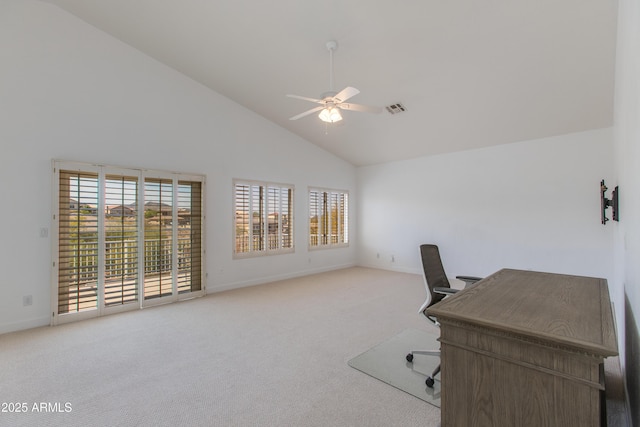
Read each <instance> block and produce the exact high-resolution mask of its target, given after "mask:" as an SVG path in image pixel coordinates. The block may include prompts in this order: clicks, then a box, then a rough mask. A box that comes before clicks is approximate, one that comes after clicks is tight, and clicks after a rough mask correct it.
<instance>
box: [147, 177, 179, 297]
mask: <svg viewBox="0 0 640 427" xmlns="http://www.w3.org/2000/svg"><path fill="white" fill-rule="evenodd" d="M144 200H145V205H144V278H145V280H144V298H145V300H148V299H152V298H161V297H164V296H168V295H172V294H173V181H172V180H171V179H157V178H146V179H145V182H144Z"/></svg>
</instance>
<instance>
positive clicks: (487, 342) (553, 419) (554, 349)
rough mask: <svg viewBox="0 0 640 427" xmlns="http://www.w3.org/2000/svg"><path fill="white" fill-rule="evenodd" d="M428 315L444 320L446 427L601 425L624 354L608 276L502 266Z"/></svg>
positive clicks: (443, 369) (442, 339) (443, 353)
mask: <svg viewBox="0 0 640 427" xmlns="http://www.w3.org/2000/svg"><path fill="white" fill-rule="evenodd" d="M427 311H428V313H429V314H430V315H433V316H436V317H437V318H438V321H439V322H440V324H441V326H440V343H441V350H442V354H441V366H442V394H441V410H442V427H448V426H463V427H468V426H482V427H484V426H509V427H511V426H532V427H542V426H559V427H569V426H579V427H585V426H599V425H600V417H601V394H602V390H604V378H603V370H602V363H603V361H604V358H606V357H608V356H614V355H617V348H618V347H617V343H616V336H615V328H614V323H613V314H612V311H611V303H610V300H609V291H608V287H607V281H606V280H605V279H598V278H591V277H580V276H568V275H559V274H551V273H540V272H533V271H521V270H509V269H504V270H500V271H498V272H497V273H495V274H493V275H491V276H489V277H487V278H485V279H483V280H481V281H480V282H478V283H476V284H475V285H473V286H471V287H468V288H466V289H464V290H463V291H460V292H458V293H457V294H455V295H454V296H452V297H449V298H447V299H445V300H443V301H442V302H441V303H439V304H436V305H434V306H433V307H431V308H430V309H428V310H427Z"/></svg>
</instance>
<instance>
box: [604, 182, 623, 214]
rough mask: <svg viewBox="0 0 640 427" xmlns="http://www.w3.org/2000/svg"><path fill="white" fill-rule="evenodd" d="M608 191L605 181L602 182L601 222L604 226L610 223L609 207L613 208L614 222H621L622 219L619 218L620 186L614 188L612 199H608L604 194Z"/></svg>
mask: <svg viewBox="0 0 640 427" xmlns="http://www.w3.org/2000/svg"><path fill="white" fill-rule="evenodd" d="M607 190H608V188H607V186H606V185H604V179H603V180H602V181H600V206H601V212H600V220H601V222H602V224H606V223H607V221H609V218H607V208H608V207H612V208H613V209H612V212H611V213H612V216H613V220H614V221H620V218H619V215H620V209H618V186H617V185H616V188H614V189H613V191H612V192H611V199H607V198H606V196H605V194H604V193H605V192H606V191H607Z"/></svg>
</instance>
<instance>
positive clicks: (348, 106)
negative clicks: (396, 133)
mask: <svg viewBox="0 0 640 427" xmlns="http://www.w3.org/2000/svg"><path fill="white" fill-rule="evenodd" d="M338 107H340V108H343V109H345V110H350V111H360V112H363V113H374V114H378V113H382V108H380V107H371V106H369V105H360V104H346V103H341V104H338Z"/></svg>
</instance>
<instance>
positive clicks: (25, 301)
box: [22, 295, 33, 307]
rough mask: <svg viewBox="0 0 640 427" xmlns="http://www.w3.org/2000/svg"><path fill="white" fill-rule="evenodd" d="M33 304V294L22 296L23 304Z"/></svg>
mask: <svg viewBox="0 0 640 427" xmlns="http://www.w3.org/2000/svg"><path fill="white" fill-rule="evenodd" d="M31 304H33V296H32V295H25V296H23V297H22V305H23V306H25V307H26V306H28V305H31Z"/></svg>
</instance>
